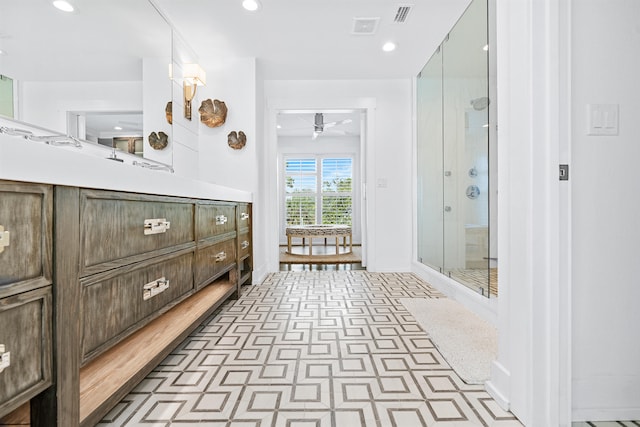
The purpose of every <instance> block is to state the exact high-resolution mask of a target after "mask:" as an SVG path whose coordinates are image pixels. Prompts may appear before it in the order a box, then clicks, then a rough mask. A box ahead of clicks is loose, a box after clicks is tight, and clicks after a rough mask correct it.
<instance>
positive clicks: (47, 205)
mask: <svg viewBox="0 0 640 427" xmlns="http://www.w3.org/2000/svg"><path fill="white" fill-rule="evenodd" d="M51 194H52V190H51V187H50V186H47V185H35V184H21V183H10V182H6V181H5V182H0V251H1V252H0V298H2V297H5V296H9V295H11V294H14V293H17V292H24V291H27V290H29V289H34V288H38V287H42V286H46V285H49V284H50V283H51V212H52V209H53V202H52V200H53V199H52V196H51Z"/></svg>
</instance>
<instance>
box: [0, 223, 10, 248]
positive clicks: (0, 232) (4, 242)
mask: <svg viewBox="0 0 640 427" xmlns="http://www.w3.org/2000/svg"><path fill="white" fill-rule="evenodd" d="M9 237H10V234H9V232H8V231H4V227H3V226H1V225H0V254H1V253H2V251H4V248H5V247H7V246H9V242H10V240H9Z"/></svg>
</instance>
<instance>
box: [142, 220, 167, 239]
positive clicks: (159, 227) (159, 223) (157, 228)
mask: <svg viewBox="0 0 640 427" xmlns="http://www.w3.org/2000/svg"><path fill="white" fill-rule="evenodd" d="M169 228H171V223H170V222H169V221H167V220H166V219H165V218H155V219H145V220H144V234H145V235H149V234H160V233H166V232H167V230H168V229H169Z"/></svg>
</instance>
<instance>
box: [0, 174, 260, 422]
mask: <svg viewBox="0 0 640 427" xmlns="http://www.w3.org/2000/svg"><path fill="white" fill-rule="evenodd" d="M0 200H1V201H0V226H2V228H3V229H4V230H2V229H0V236H3V237H2V238H0V245H2V246H0V248H1V249H4V250H3V251H2V252H0V325H2V327H0V346H2V345H3V346H4V350H3V348H2V347H0V351H2V352H10V353H11V354H10V359H11V362H10V363H11V364H10V366H9V367H8V368H7V369H5V370H4V372H0V419H1V418H2V417H3V416H4V415H6V414H8V413H9V412H11V411H13V410H14V409H15V408H17V407H18V406H20V405H21V404H22V403H25V402H29V401H30V406H31V425H32V426H52V425H57V426H64V427H68V426H69V427H73V426H93V425H95V424H96V423H98V422H99V421H100V420H101V419H102V417H104V415H106V414H107V413H108V412H109V410H110V409H111V408H113V407H114V406H115V405H116V404H117V403H118V402H120V400H121V399H122V398H123V397H125V396H126V395H127V394H128V393H129V391H131V389H132V388H133V387H135V385H136V384H137V383H138V382H140V381H141V380H142V379H143V378H144V377H145V376H146V375H147V374H148V373H149V372H150V371H151V370H152V369H153V368H154V367H155V366H157V365H158V363H160V362H161V361H162V359H164V358H165V357H166V356H167V355H168V354H169V353H170V352H171V351H172V350H173V349H174V348H175V347H176V346H177V345H178V344H179V343H180V342H182V340H184V339H185V338H186V337H187V336H188V334H189V333H190V332H191V331H192V330H193V329H195V328H196V327H197V326H198V325H199V324H200V323H201V322H202V321H203V320H204V319H206V318H207V317H208V316H209V315H210V314H211V313H212V312H213V310H215V309H216V308H217V307H218V306H219V305H220V304H221V303H222V302H224V301H225V300H226V299H228V298H230V297H233V296H237V295H239V292H240V286H241V284H243V283H248V282H249V281H250V275H251V271H250V269H251V227H250V210H251V204H249V203H236V202H225V201H213V200H202V199H193V198H185V197H173V196H160V195H149V194H136V193H125V192H117V191H106V190H94V189H82V188H77V187H65V186H45V185H36V184H20V183H6V182H1V181H0ZM5 230H6V231H9V233H8V234H7V233H5V234H2V233H3V231H5ZM3 242H4V243H7V242H8V245H3ZM5 325H8V327H5ZM25 325H28V327H25ZM7 359H8V357H7ZM0 421H1V420H0Z"/></svg>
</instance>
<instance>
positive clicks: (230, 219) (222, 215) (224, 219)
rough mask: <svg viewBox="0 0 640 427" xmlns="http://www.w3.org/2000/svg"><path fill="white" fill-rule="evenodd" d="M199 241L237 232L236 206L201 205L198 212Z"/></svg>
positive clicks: (219, 204)
mask: <svg viewBox="0 0 640 427" xmlns="http://www.w3.org/2000/svg"><path fill="white" fill-rule="evenodd" d="M196 229H197V230H198V231H197V233H198V236H197V238H198V240H203V239H207V238H210V237H216V236H220V235H223V234H225V233H230V232H234V231H235V230H236V206H235V204H227V203H199V204H198V208H197V212H196Z"/></svg>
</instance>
